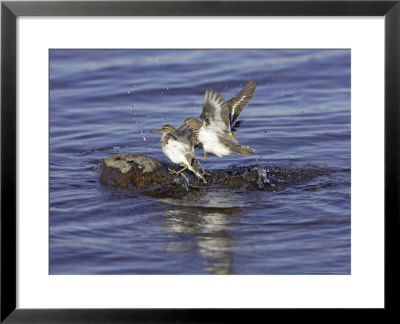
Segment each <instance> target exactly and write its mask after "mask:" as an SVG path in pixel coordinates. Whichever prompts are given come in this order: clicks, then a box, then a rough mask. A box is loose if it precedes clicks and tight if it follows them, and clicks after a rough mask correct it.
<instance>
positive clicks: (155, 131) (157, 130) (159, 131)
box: [150, 128, 162, 133]
mask: <svg viewBox="0 0 400 324" xmlns="http://www.w3.org/2000/svg"><path fill="white" fill-rule="evenodd" d="M161 131H162V128H160V129H155V130H152V131H151V132H150V133H161Z"/></svg>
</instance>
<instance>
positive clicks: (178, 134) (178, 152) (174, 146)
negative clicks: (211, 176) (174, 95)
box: [152, 125, 207, 183]
mask: <svg viewBox="0 0 400 324" xmlns="http://www.w3.org/2000/svg"><path fill="white" fill-rule="evenodd" d="M152 133H162V134H163V135H162V136H161V147H162V150H163V152H164V154H165V155H166V156H167V157H168V158H169V159H170V160H171V161H172V162H173V163H176V164H180V165H182V166H183V169H181V170H179V171H175V170H172V169H169V171H170V173H173V174H179V173H181V172H183V171H184V170H186V169H189V170H190V171H192V172H193V173H194V174H195V175H196V176H197V177H198V178H200V179H201V180H202V181H203V182H204V183H207V180H206V179H205V178H204V169H203V167H202V166H201V164H200V162H199V161H197V160H196V159H195V156H194V145H195V143H196V138H195V136H194V135H193V132H192V131H191V130H189V129H185V130H183V131H177V130H176V129H175V127H174V126H172V125H164V126H163V127H161V128H160V129H156V130H153V131H152ZM196 164H199V166H200V168H201V169H202V171H203V174H200V172H199V170H198V169H197V165H196Z"/></svg>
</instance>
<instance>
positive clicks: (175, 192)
mask: <svg viewBox="0 0 400 324" xmlns="http://www.w3.org/2000/svg"><path fill="white" fill-rule="evenodd" d="M168 168H171V169H175V170H179V169H180V166H178V165H171V164H168V163H163V162H160V161H158V160H155V159H153V158H151V157H149V156H145V155H140V154H127V153H125V154H117V155H113V156H111V157H109V158H107V159H105V160H104V162H103V163H102V165H101V167H100V181H101V182H102V183H104V184H107V185H111V186H116V187H119V188H122V189H130V190H140V191H141V192H143V193H145V194H147V195H150V196H154V197H170V198H177V197H182V196H184V195H186V194H188V193H189V192H193V191H198V190H204V189H208V190H209V189H210V188H216V187H226V188H232V189H235V190H237V189H240V190H241V191H254V190H263V191H275V190H278V189H279V188H281V187H283V186H286V185H288V184H293V183H296V182H298V181H302V180H306V179H310V178H313V177H317V176H319V175H321V174H326V173H327V172H328V170H327V169H326V170H323V169H318V168H311V169H305V170H302V169H295V170H285V169H282V168H278V167H273V168H271V167H269V168H267V167H262V166H259V165H252V166H246V167H239V168H231V169H228V170H213V171H210V170H206V172H207V175H206V179H207V181H208V183H203V182H202V181H201V180H200V179H199V178H197V177H196V176H195V175H194V174H193V173H192V172H190V171H184V172H182V173H181V174H178V175H177V174H170V173H169V171H168ZM329 172H332V170H329Z"/></svg>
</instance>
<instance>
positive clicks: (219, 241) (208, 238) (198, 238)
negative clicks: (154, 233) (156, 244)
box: [161, 191, 242, 274]
mask: <svg viewBox="0 0 400 324" xmlns="http://www.w3.org/2000/svg"><path fill="white" fill-rule="evenodd" d="M206 200H207V195H204V194H203V195H201V196H197V197H195V196H191V197H190V198H189V199H185V200H184V201H183V200H171V199H169V200H164V201H165V202H168V203H170V204H173V205H174V206H168V207H169V208H168V209H167V210H166V212H165V217H164V219H163V221H162V224H161V226H162V228H163V229H164V230H165V231H167V232H168V233H171V241H167V243H166V244H167V247H166V249H167V250H168V251H170V252H178V253H189V254H191V255H193V256H194V257H196V256H197V255H201V256H202V257H203V262H202V265H203V270H204V271H206V272H208V273H212V274H233V273H234V270H233V249H232V245H233V240H234V237H233V236H232V235H231V234H230V231H231V229H232V224H233V223H234V222H235V221H237V220H238V219H239V218H240V217H241V213H242V211H241V207H240V206H234V201H235V200H234V195H233V196H232V194H231V196H229V195H228V193H227V192H226V191H225V192H219V193H218V194H217V195H215V193H214V195H213V197H212V199H208V202H206ZM196 203H197V204H198V205H197V206H196ZM221 205H223V206H224V207H217V206H221ZM229 205H231V207H228V206H229ZM232 205H233V206H232ZM204 206H207V207H204ZM189 268H191V267H189ZM199 270H200V269H199Z"/></svg>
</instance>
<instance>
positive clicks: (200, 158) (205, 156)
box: [194, 152, 207, 162]
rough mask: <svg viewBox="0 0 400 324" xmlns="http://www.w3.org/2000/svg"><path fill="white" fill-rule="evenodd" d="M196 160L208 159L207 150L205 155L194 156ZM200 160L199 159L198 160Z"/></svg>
mask: <svg viewBox="0 0 400 324" xmlns="http://www.w3.org/2000/svg"><path fill="white" fill-rule="evenodd" d="M194 158H195V159H196V160H203V161H205V160H207V152H204V156H203V157H197V156H195V157H194ZM197 162H198V161H197Z"/></svg>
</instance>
